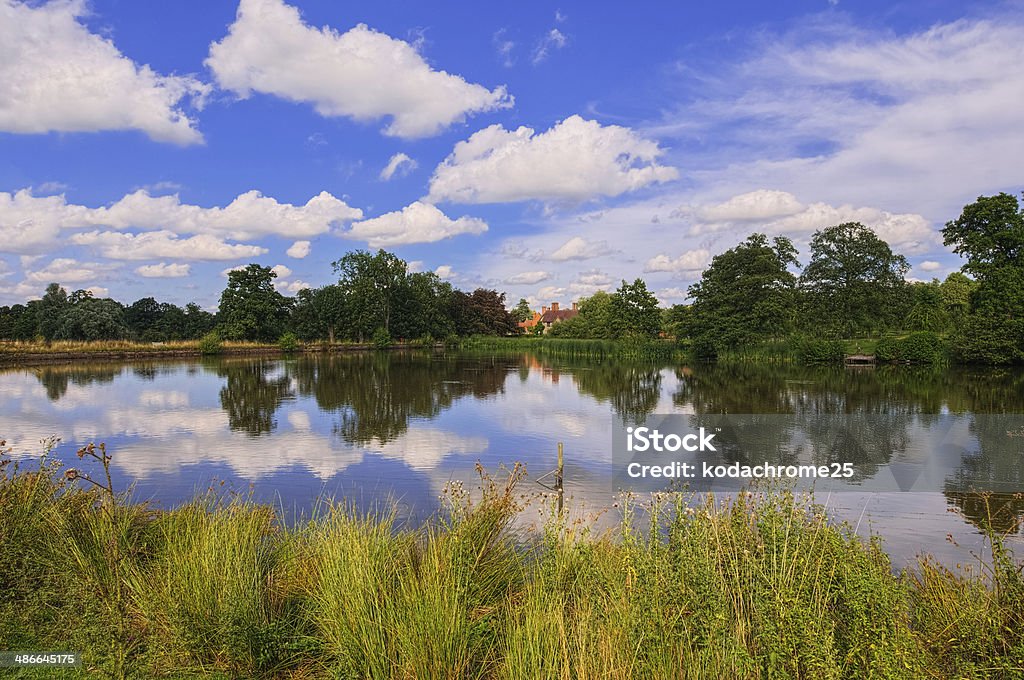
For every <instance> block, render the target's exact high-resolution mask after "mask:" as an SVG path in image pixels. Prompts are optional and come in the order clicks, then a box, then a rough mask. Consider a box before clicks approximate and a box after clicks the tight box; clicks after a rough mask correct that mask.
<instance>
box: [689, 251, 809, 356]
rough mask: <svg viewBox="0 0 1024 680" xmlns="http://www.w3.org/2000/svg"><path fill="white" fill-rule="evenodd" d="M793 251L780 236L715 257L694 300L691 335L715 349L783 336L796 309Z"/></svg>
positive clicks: (692, 288) (696, 288) (693, 294)
mask: <svg viewBox="0 0 1024 680" xmlns="http://www.w3.org/2000/svg"><path fill="white" fill-rule="evenodd" d="M799 266H800V263H799V262H797V259H796V248H794V247H793V243H792V242H791V241H790V240H789V239H788V238H785V237H777V238H775V239H774V240H773V241H772V242H771V243H769V242H768V238H767V237H766V236H765V235H764V234H751V235H750V236H748V237H747V240H746V241H744V242H743V243H740V244H739V245H737V246H736V247H734V248H730V249H729V250H727V251H725V252H724V253H722V254H721V255H717V256H715V258H714V259H713V260H712V261H711V265H710V266H709V267H708V268H707V269H705V270H704V273H703V274H702V275H701V279H700V281H699V282H697V283H695V284H693V285H692V286H690V289H689V293H690V297H691V298H693V306H692V308H691V313H690V318H689V319H688V322H689V327H690V335H692V336H694V337H695V338H699V339H701V340H702V341H704V342H707V343H710V344H711V345H713V346H714V347H715V348H717V349H724V348H734V347H739V346H744V345H749V344H752V343H756V342H761V341H763V340H766V339H767V338H770V337H776V336H780V335H783V334H785V333H787V332H788V331H789V330H790V329H791V328H792V325H793V321H794V315H795V311H796V276H795V275H794V274H792V273H791V272H790V271H789V268H790V267H794V268H795V267H799Z"/></svg>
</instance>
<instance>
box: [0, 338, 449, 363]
mask: <svg viewBox="0 0 1024 680" xmlns="http://www.w3.org/2000/svg"><path fill="white" fill-rule="evenodd" d="M424 347H429V345H424V344H423V343H422V342H393V343H390V344H389V345H388V347H387V348H390V349H407V348H408V349H417V348H424ZM374 349H380V348H378V347H376V346H375V345H373V344H372V343H368V342H364V343H357V342H335V343H327V342H317V343H307V344H299V343H297V344H295V345H294V346H293V347H292V346H289V347H284V346H283V345H282V344H281V343H259V342H236V341H230V340H225V341H220V340H218V341H216V344H215V345H214V346H212V347H211V346H210V344H209V343H208V344H207V346H205V347H204V346H203V341H202V340H183V341H177V342H153V343H149V342H132V341H130V340H98V341H94V342H78V341H68V340H57V341H53V342H50V343H45V342H20V341H0V365H19V364H26V365H28V364H47V363H66V362H70V361H75V360H77V359H89V360H93V359H156V358H161V357H164V358H174V357H193V356H195V357H197V356H201V355H206V354H215V355H225V356H240V355H247V354H253V355H274V354H282V353H285V352H286V350H288V351H296V352H359V351H367V350H374Z"/></svg>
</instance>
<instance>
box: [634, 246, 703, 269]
mask: <svg viewBox="0 0 1024 680" xmlns="http://www.w3.org/2000/svg"><path fill="white" fill-rule="evenodd" d="M710 261H711V253H710V251H708V250H706V249H704V248H701V249H699V250H688V251H686V252H685V253H683V254H682V255H680V256H678V257H676V258H671V257H669V256H668V255H665V254H659V255H655V256H654V257H652V258H651V259H649V260H647V263H646V264H645V265H644V271H645V272H671V273H673V274H693V273H695V272H699V271H701V270H703V269H704V268H705V267H706V266H707V265H708V263H709V262H710Z"/></svg>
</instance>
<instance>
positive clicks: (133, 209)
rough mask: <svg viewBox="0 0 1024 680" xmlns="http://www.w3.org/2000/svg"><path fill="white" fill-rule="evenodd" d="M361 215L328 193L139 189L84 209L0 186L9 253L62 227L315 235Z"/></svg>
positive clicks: (47, 243)
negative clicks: (223, 196)
mask: <svg viewBox="0 0 1024 680" xmlns="http://www.w3.org/2000/svg"><path fill="white" fill-rule="evenodd" d="M362 215H363V213H362V211H361V210H359V209H358V208H352V207H350V206H348V205H347V204H346V203H345V202H344V201H342V200H339V199H337V198H335V197H334V196H332V195H331V194H329V193H327V192H321V193H320V194H319V195H317V196H314V197H313V198H311V199H310V200H309V201H307V202H306V204H305V205H301V206H296V205H291V204H289V203H279V202H278V201H276V200H275V199H273V198H270V197H268V196H263V195H262V194H260V193H259V192H258V191H248V192H246V193H244V194H241V195H240V196H238V197H237V198H235V199H234V200H233V201H231V203H229V204H228V205H227V206H225V207H223V208H220V207H212V208H203V207H200V206H197V205H189V204H187V203H182V202H181V199H180V198H179V197H178V196H177V195H170V196H151V195H150V194H149V193H147V192H146V191H144V190H139V191H136V192H134V193H131V194H128V195H126V196H124V197H123V198H121V199H120V200H118V201H117V202H115V203H114V204H113V205H111V206H109V207H100V208H89V207H86V206H83V205H75V204H73V203H68V202H67V200H66V199H65V197H64V196H63V195H58V196H33V195H32V193H31V192H30V191H29V190H27V189H23V190H21V191H18V192H16V193H14V194H10V193H6V192H2V191H0V242H2V243H3V244H4V247H5V250H7V251H8V252H18V253H32V252H36V253H38V252H46V251H48V250H50V249H52V247H53V243H54V241H55V240H57V239H58V237H59V234H60V231H61V230H62V229H84V228H95V227H103V228H107V229H132V228H135V229H144V230H145V229H158V230H162V231H167V232H173V233H179V234H209V235H218V236H223V237H227V238H234V239H247V238H256V237H260V236H267V235H278V236H284V237H296V236H315V235H318V234H322V233H325V232H327V231H329V230H330V229H331V228H332V227H333V226H337V225H341V224H343V223H345V222H348V221H350V220H353V219H359V218H360V217H362Z"/></svg>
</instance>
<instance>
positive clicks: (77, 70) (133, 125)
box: [0, 0, 210, 144]
mask: <svg viewBox="0 0 1024 680" xmlns="http://www.w3.org/2000/svg"><path fill="white" fill-rule="evenodd" d="M87 11H88V9H87V4H86V2H85V1H84V0H67V1H63V2H49V3H47V4H36V3H32V4H27V3H22V2H13V1H12V0H0V130H2V131H5V132H14V133H22V134H32V133H44V132H51V131H56V132H95V131H99V130H140V131H142V132H144V133H146V134H147V135H149V137H150V138H152V139H154V140H157V141H162V142H172V143H175V144H195V143H199V142H201V141H202V135H201V134H200V133H199V132H198V131H197V130H196V129H195V121H194V120H193V119H191V118H189V116H188V115H187V114H186V113H185V111H184V110H183V109H182V106H181V104H182V102H184V101H186V100H189V99H192V101H193V102H194V103H195V104H196V106H197V107H201V106H202V100H203V98H204V96H205V95H206V94H207V93H208V92H209V89H210V88H209V86H208V85H205V84H203V83H201V82H199V81H198V80H196V79H195V78H192V77H183V76H163V75H160V74H158V73H156V72H154V71H153V69H151V68H150V67H149V66H140V65H138V64H136V63H135V62H133V61H132V60H131V59H129V58H127V57H125V56H124V55H123V54H121V52H120V51H119V50H118V49H117V47H115V46H114V44H113V43H112V42H111V41H110V40H107V39H104V38H102V37H100V36H98V35H95V34H93V33H90V32H89V31H88V29H86V27H85V26H83V25H82V24H81V23H79V21H78V18H79V17H81V16H82V15H84V14H86V12H87Z"/></svg>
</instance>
